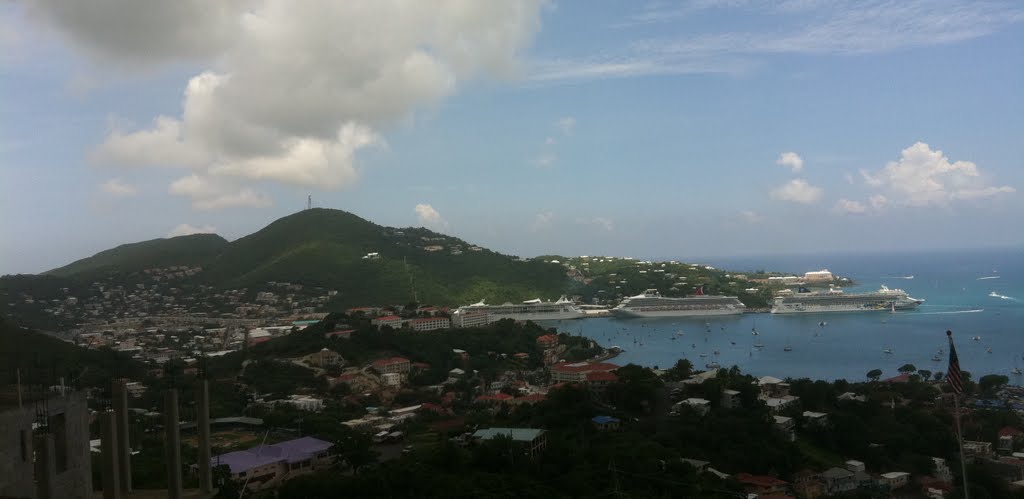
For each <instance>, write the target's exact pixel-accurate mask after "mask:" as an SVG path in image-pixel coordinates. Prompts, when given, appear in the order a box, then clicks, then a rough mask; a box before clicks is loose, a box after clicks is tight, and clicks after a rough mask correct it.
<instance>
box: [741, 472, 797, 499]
mask: <svg viewBox="0 0 1024 499" xmlns="http://www.w3.org/2000/svg"><path fill="white" fill-rule="evenodd" d="M735 478H736V481H737V482H740V483H741V484H743V488H744V489H746V491H747V492H748V493H751V494H757V495H758V496H764V495H769V494H785V493H786V490H787V489H788V488H789V482H787V481H785V480H779V479H778V478H775V477H773V476H767V475H751V474H750V473H737V474H736V476H735Z"/></svg>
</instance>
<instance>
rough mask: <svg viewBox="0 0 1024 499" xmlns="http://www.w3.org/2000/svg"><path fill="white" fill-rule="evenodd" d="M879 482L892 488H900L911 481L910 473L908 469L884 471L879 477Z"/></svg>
mask: <svg viewBox="0 0 1024 499" xmlns="http://www.w3.org/2000/svg"><path fill="white" fill-rule="evenodd" d="M878 483H879V484H881V485H886V486H888V487H889V489H890V490H892V489H898V488H900V487H903V486H905V485H907V484H908V483H910V473H907V472H906V471H891V472H889V473H882V474H881V475H880V476H879V478H878Z"/></svg>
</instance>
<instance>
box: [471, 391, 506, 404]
mask: <svg viewBox="0 0 1024 499" xmlns="http://www.w3.org/2000/svg"><path fill="white" fill-rule="evenodd" d="M511 400H512V396H511V395H509V394H507V393H495V394H492V395H481V396H479V397H477V398H476V399H475V400H474V402H480V403H484V404H502V403H505V402H509V401H511Z"/></svg>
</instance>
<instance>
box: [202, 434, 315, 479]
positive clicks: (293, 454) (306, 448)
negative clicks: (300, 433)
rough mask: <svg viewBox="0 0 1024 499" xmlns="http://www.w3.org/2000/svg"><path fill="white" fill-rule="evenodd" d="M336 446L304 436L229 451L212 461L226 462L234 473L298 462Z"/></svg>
mask: <svg viewBox="0 0 1024 499" xmlns="http://www.w3.org/2000/svg"><path fill="white" fill-rule="evenodd" d="M331 447H334V444H332V443H330V442H325V441H323V440H320V439H318V438H313V437H302V438H296V439H295V440H288V441H286V442H279V443H276V444H273V445H264V446H262V447H253V448H252V449H246V450H239V451H235V452H228V453H227V454H221V455H219V456H214V457H213V458H211V459H210V462H211V463H212V464H213V465H214V466H217V465H220V464H226V465H228V467H229V468H231V472H232V473H241V472H243V471H248V470H251V469H253V468H257V467H260V466H265V465H268V464H272V463H276V462H279V461H286V462H288V463H296V462H299V461H302V460H305V459H309V458H311V457H313V456H315V455H316V454H317V453H318V452H323V451H325V450H327V449H330V448H331Z"/></svg>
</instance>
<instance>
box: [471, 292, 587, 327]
mask: <svg viewBox="0 0 1024 499" xmlns="http://www.w3.org/2000/svg"><path fill="white" fill-rule="evenodd" d="M485 314H486V317H487V319H486V323H487V324H490V323H492V322H497V321H500V320H502V319H512V320H516V321H554V320H564V319H582V318H583V317H586V315H587V313H586V312H584V311H583V310H582V309H580V308H579V307H577V306H576V305H575V304H574V303H573V302H571V301H569V300H567V299H566V298H565V297H564V296H562V297H561V298H559V299H558V301H541V300H540V299H539V298H538V299H534V300H528V301H524V302H522V303H505V304H503V305H488V304H486V303H484V302H483V300H481V301H479V302H477V303H474V304H472V305H466V306H464V307H459V308H458V309H457V310H456V311H455V312H454V313H453V319H454V317H455V316H464V317H476V318H478V319H477V321H478V322H483V321H482V320H481V319H482V317H483V316H484V315H485Z"/></svg>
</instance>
